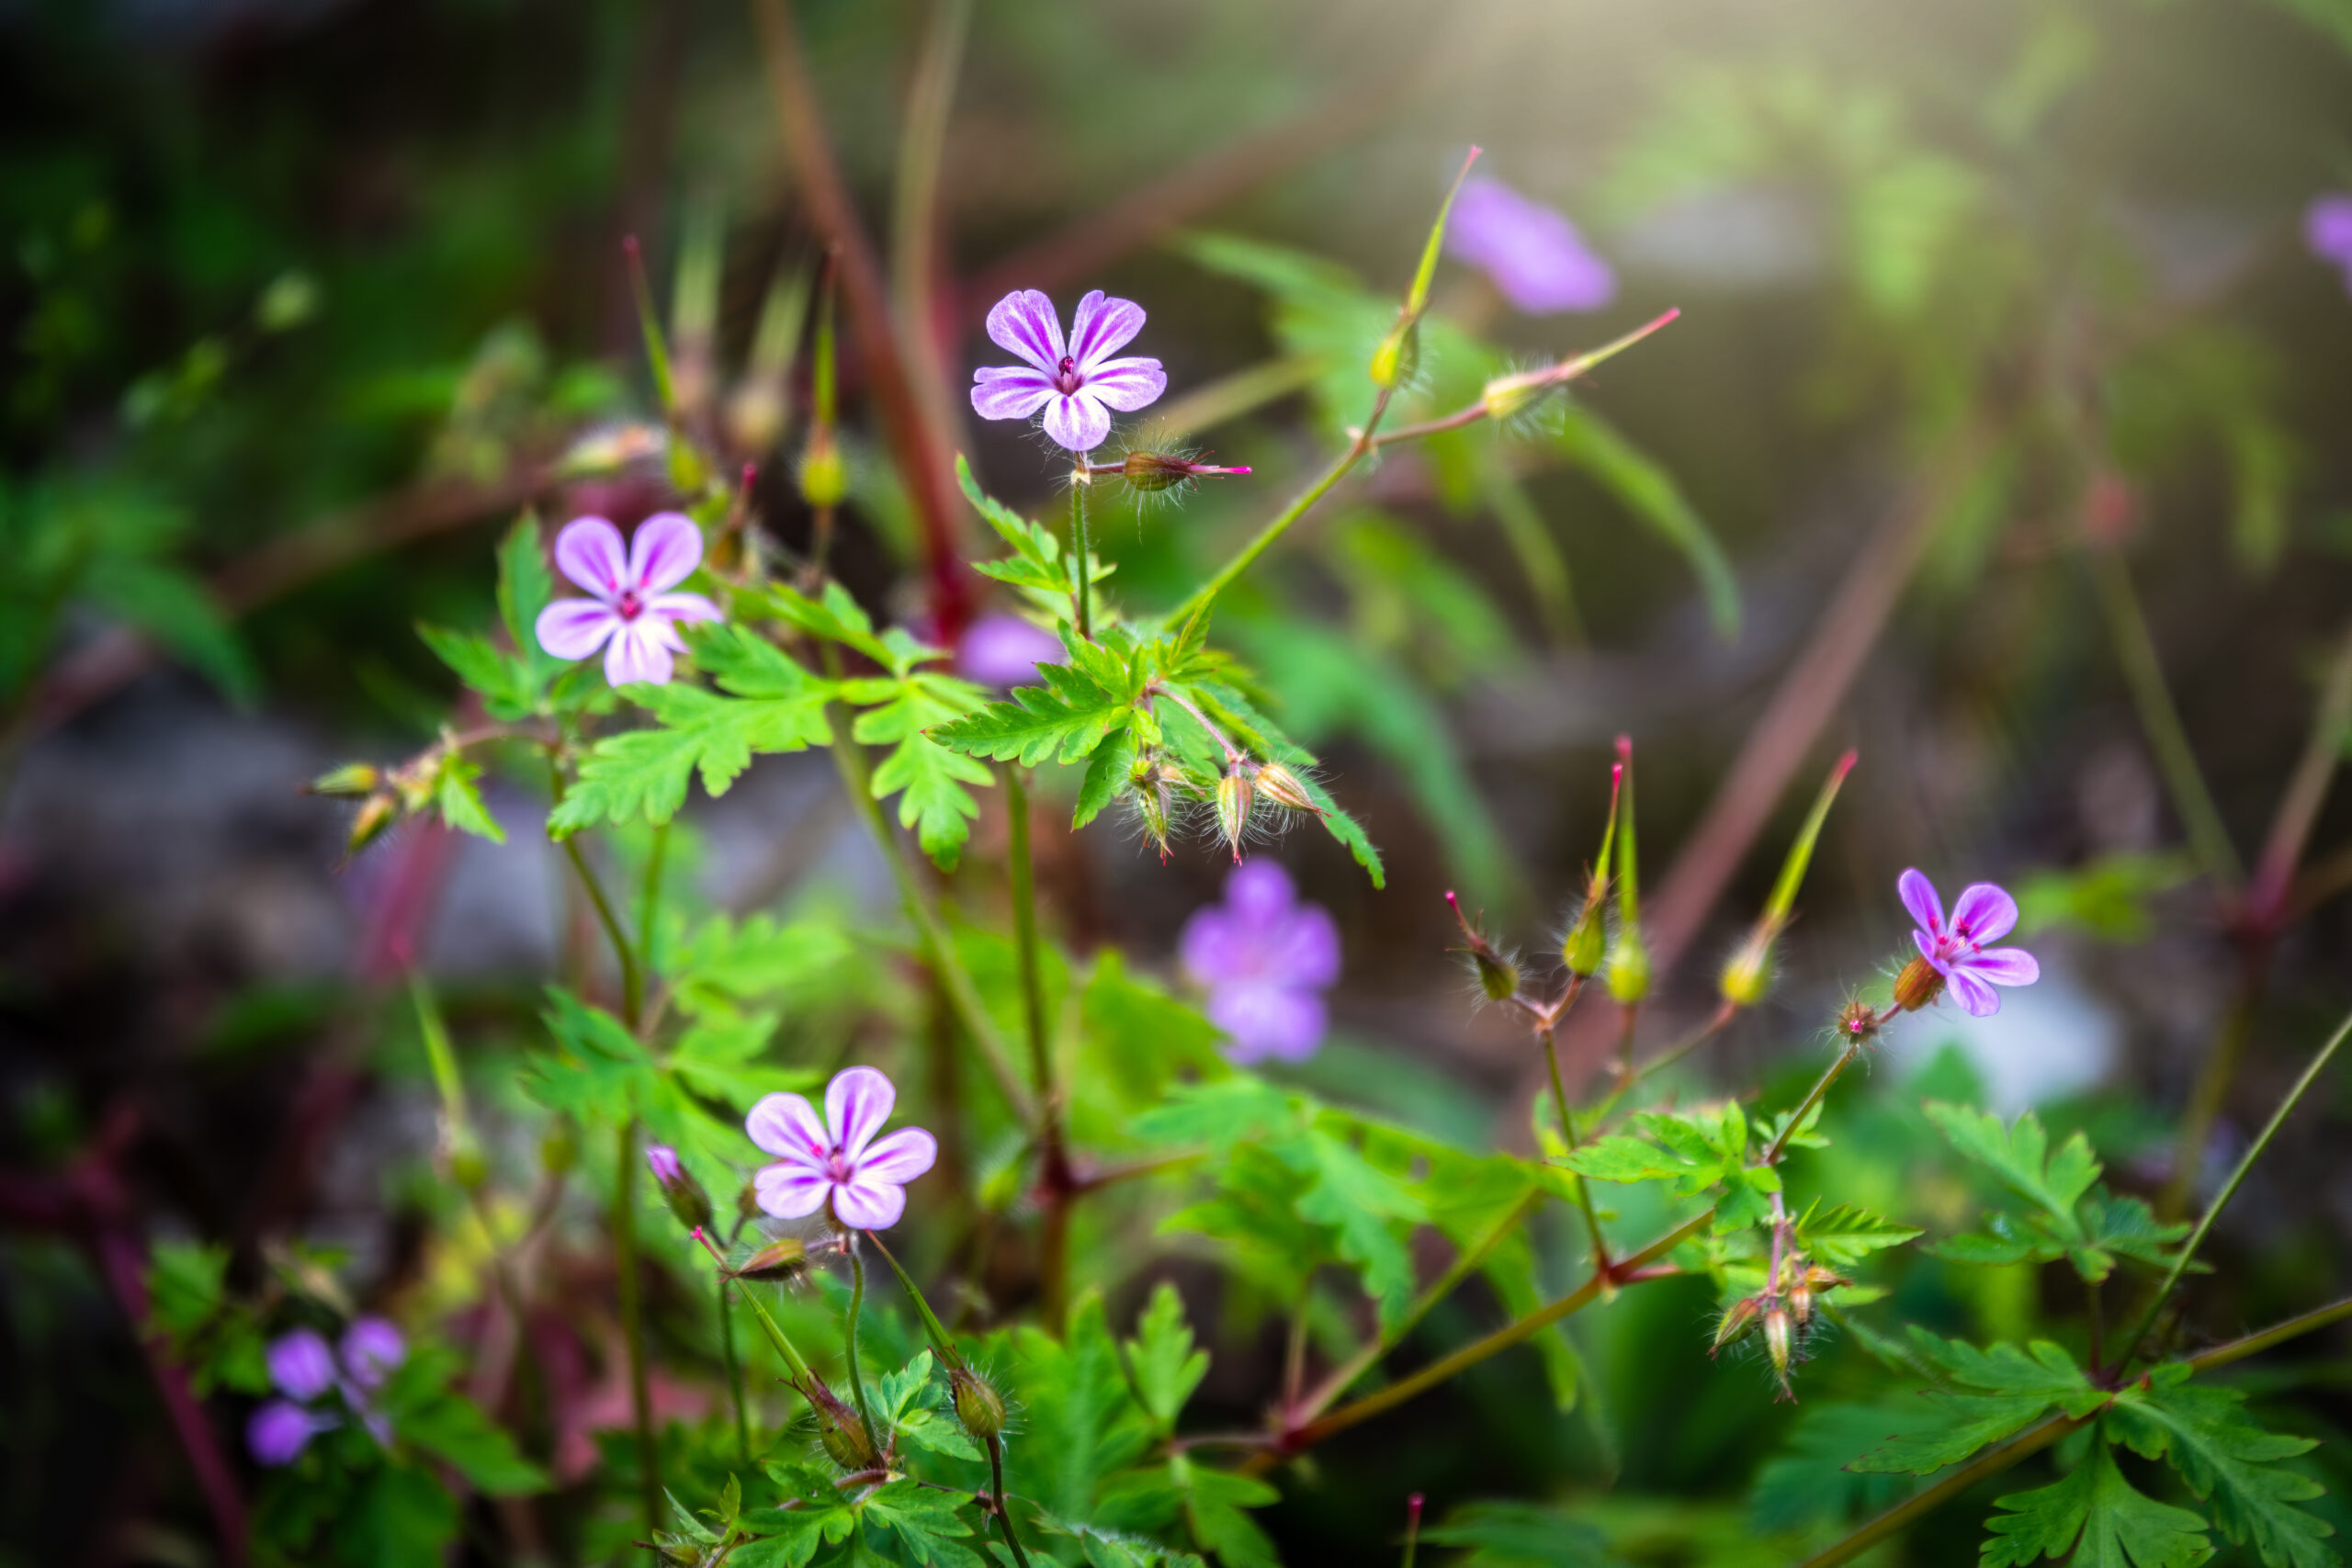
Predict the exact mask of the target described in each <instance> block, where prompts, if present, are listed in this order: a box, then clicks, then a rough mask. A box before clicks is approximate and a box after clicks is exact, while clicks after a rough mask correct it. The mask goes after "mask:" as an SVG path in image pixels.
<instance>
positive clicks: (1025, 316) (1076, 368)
mask: <svg viewBox="0 0 2352 1568" xmlns="http://www.w3.org/2000/svg"><path fill="white" fill-rule="evenodd" d="M1141 331H1143V307H1142V306H1140V305H1138V304H1136V302H1135V301H1134V300H1132V299H1104V298H1103V291H1102V290H1101V289H1100V288H1097V289H1095V290H1094V291H1093V292H1092V293H1091V294H1089V295H1088V296H1087V297H1086V298H1085V299H1080V301H1079V302H1078V311H1077V313H1076V314H1075V315H1073V316H1072V317H1071V318H1070V322H1069V344H1067V345H1065V344H1063V342H1062V322H1061V317H1060V316H1059V315H1058V314H1057V313H1056V312H1055V310H1054V302H1053V301H1052V300H1051V299H1046V297H1045V296H1044V295H1043V294H1040V293H1038V292H1037V291H1036V290H1035V289H1034V288H1021V289H1016V290H1014V291H1013V292H1012V293H1011V294H1008V295H1006V296H1005V297H1004V298H1003V299H1000V300H998V301H997V302H996V308H995V309H993V310H990V311H989V339H990V340H991V341H993V342H994V343H995V344H996V345H997V346H998V347H999V348H1001V349H1003V350H1004V351H1005V352H1006V353H1008V354H1017V355H1020V356H1021V357H1022V358H1023V359H1025V360H1027V361H1028V365H1027V366H1026V367H1023V366H1019V365H1007V366H992V367H983V368H981V369H978V370H975V371H973V372H972V408H973V410H974V412H977V413H978V415H979V416H980V417H981V418H982V419H1027V418H1028V417H1029V416H1030V415H1032V414H1034V413H1035V412H1037V411H1038V410H1039V409H1044V410H1045V411H1046V434H1048V435H1050V436H1052V437H1053V438H1054V439H1055V440H1056V441H1057V442H1059V443H1061V445H1063V446H1067V447H1069V449H1070V450H1071V451H1073V452H1091V451H1093V450H1094V448H1096V447H1097V446H1102V445H1103V438H1104V437H1105V436H1107V435H1109V434H1111V411H1112V410H1113V409H1117V410H1118V411H1119V412H1122V413H1132V412H1135V411H1136V409H1139V408H1143V407H1145V406H1147V405H1148V404H1149V403H1150V402H1152V401H1153V400H1155V399H1157V398H1158V397H1159V394H1160V393H1162V392H1164V391H1166V390H1167V389H1168V373H1167V372H1166V371H1165V370H1162V369H1161V368H1160V367H1159V360H1157V359H1114V358H1112V357H1111V355H1113V354H1114V353H1116V352H1117V351H1118V350H1120V349H1122V348H1125V346H1126V345H1127V344H1128V343H1129V342H1130V341H1132V340H1133V339H1134V337H1135V335H1136V333H1139V332H1141Z"/></svg>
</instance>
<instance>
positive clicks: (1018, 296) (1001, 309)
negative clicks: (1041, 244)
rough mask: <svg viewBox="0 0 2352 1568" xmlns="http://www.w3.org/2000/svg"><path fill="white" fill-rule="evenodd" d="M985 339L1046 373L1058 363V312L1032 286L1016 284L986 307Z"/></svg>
mask: <svg viewBox="0 0 2352 1568" xmlns="http://www.w3.org/2000/svg"><path fill="white" fill-rule="evenodd" d="M989 342H990V343H993V344H996V345H997V347H999V348H1001V349H1002V350H1004V351H1005V352H1006V353H1007V354H1017V355H1020V356H1021V357H1022V358H1023V359H1025V360H1027V361H1028V362H1029V363H1030V364H1032V365H1034V366H1035V367H1037V368H1038V369H1040V370H1043V371H1045V372H1046V373H1047V374H1048V375H1050V374H1052V373H1053V372H1054V371H1056V370H1057V369H1059V368H1060V367H1061V362H1062V319H1061V315H1060V313H1059V312H1057V310H1055V309H1054V302H1053V301H1052V300H1051V299H1046V297H1045V296H1044V295H1043V294H1040V293H1038V292H1037V291H1036V290H1035V289H1034V288H1016V289H1014V290H1013V291H1012V293H1010V294H1008V295H1006V296H1005V297H1004V298H1003V299H1000V300H998V301H997V302H996V303H995V304H994V305H993V306H990V307H989ZM989 417H991V418H993V417H995V416H993V415H991V416H989Z"/></svg>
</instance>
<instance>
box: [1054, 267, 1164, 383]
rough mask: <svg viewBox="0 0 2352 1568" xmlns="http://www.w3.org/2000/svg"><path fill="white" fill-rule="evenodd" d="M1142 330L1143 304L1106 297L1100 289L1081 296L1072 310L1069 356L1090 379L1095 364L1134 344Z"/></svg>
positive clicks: (1081, 372)
mask: <svg viewBox="0 0 2352 1568" xmlns="http://www.w3.org/2000/svg"><path fill="white" fill-rule="evenodd" d="M1141 331H1143V307H1142V306H1140V305H1138V304H1136V302H1135V301H1134V300H1132V299H1105V298H1104V297H1103V290H1101V289H1100V288H1098V289H1096V290H1095V291H1094V292H1093V293H1091V294H1089V295H1088V296H1087V297H1086V298H1085V299H1080V301H1079V302H1078V309H1077V310H1074V311H1072V312H1071V313H1070V318H1069V356H1070V357H1071V358H1072V359H1075V360H1077V361H1078V368H1079V372H1080V374H1081V375H1083V376H1085V377H1086V378H1087V379H1088V380H1090V381H1091V380H1092V379H1093V378H1094V368H1095V367H1096V366H1098V365H1100V364H1101V363H1102V362H1103V360H1105V359H1108V358H1109V357H1110V356H1111V355H1114V354H1116V353H1118V352H1119V350H1121V349H1123V348H1125V347H1126V346H1127V344H1130V343H1133V342H1134V341H1135V336H1136V333H1139V332H1141ZM1154 363H1157V361H1154Z"/></svg>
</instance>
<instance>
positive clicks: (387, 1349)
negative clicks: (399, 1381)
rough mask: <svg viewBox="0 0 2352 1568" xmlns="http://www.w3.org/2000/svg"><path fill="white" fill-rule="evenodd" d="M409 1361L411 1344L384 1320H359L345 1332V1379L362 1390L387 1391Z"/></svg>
mask: <svg viewBox="0 0 2352 1568" xmlns="http://www.w3.org/2000/svg"><path fill="white" fill-rule="evenodd" d="M407 1359H408V1341H407V1340H406V1339H404V1338H402V1337H401V1331H400V1330H399V1329H398V1328H395V1327H394V1326H392V1325H391V1324H390V1322H388V1321H386V1320H385V1319H383V1318H380V1317H363V1318H359V1319H357V1320H356V1321H355V1322H353V1324H352V1325H351V1326H350V1327H349V1328H346V1329H345V1330H344V1331H343V1371H344V1375H345V1377H347V1378H349V1379H350V1380H351V1382H353V1383H354V1384H355V1385H356V1386H357V1387H359V1388H362V1389H368V1390H374V1389H379V1388H381V1387H383V1386H384V1380H385V1379H386V1378H389V1377H390V1376H391V1375H392V1373H393V1372H394V1371H396V1370H398V1368H399V1367H400V1364H401V1362H402V1361H405V1360H407Z"/></svg>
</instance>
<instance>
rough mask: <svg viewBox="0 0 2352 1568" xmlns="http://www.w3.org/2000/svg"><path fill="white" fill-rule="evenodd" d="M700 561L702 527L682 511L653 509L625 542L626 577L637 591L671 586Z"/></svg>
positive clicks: (651, 590) (698, 564)
mask: <svg viewBox="0 0 2352 1568" xmlns="http://www.w3.org/2000/svg"><path fill="white" fill-rule="evenodd" d="M701 564H702V530H701V529H699V528H697V527H695V520H694V519H693V518H691V517H689V516H687V515H686V514H685V513H683V512H657V513H654V514H653V515H652V516H650V517H649V518H647V519H646V520H645V521H644V522H642V523H640V524H639V525H637V537H636V538H634V539H631V540H630V541H629V542H628V574H629V581H631V582H632V583H634V584H635V585H636V587H637V591H638V592H639V593H659V592H662V591H663V590H665V589H670V588H675V587H676V586H678V584H680V583H681V582H684V581H685V580H686V579H688V578H689V577H692V576H693V575H694V574H695V568H696V567H698V566H700V565H701Z"/></svg>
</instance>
